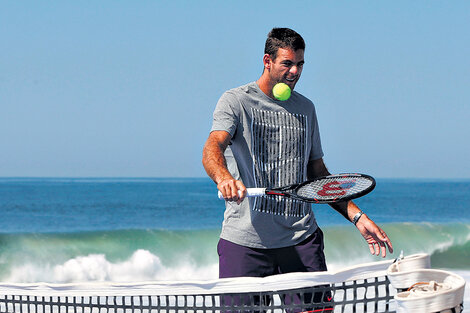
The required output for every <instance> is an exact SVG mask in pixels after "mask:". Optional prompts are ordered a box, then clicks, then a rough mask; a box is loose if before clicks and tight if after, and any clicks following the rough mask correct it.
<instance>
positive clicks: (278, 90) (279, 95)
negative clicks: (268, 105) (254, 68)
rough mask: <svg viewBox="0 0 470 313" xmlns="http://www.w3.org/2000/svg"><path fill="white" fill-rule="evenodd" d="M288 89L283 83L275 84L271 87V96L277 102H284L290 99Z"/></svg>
mask: <svg viewBox="0 0 470 313" xmlns="http://www.w3.org/2000/svg"><path fill="white" fill-rule="evenodd" d="M290 93H291V91H290V87H289V86H288V85H287V84H284V83H277V84H276V85H274V87H273V96H274V98H276V99H277V100H281V101H286V100H287V99H289V98H290Z"/></svg>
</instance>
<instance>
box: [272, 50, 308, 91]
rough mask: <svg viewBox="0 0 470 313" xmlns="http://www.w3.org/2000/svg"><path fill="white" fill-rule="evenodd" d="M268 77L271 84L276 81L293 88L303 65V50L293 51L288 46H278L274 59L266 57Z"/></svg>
mask: <svg viewBox="0 0 470 313" xmlns="http://www.w3.org/2000/svg"><path fill="white" fill-rule="evenodd" d="M268 59H269V60H268V63H267V65H269V69H268V70H269V77H270V78H271V82H272V83H273V86H274V85H275V84H277V83H286V84H287V85H289V87H290V88H291V89H292V90H294V87H295V84H296V83H297V81H298V80H299V78H300V74H301V73H302V68H303V65H304V63H305V62H304V50H301V49H299V50H297V51H293V50H292V49H289V48H279V50H278V51H277V57H276V59H275V60H272V59H271V58H270V57H269V58H268Z"/></svg>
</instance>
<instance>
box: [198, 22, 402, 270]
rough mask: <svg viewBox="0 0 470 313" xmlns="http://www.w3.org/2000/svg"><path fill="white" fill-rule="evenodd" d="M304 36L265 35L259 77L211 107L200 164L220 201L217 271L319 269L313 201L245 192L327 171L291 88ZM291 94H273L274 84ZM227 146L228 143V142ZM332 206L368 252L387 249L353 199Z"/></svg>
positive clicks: (308, 108)
mask: <svg viewBox="0 0 470 313" xmlns="http://www.w3.org/2000/svg"><path fill="white" fill-rule="evenodd" d="M304 51H305V43H304V40H303V39H302V37H301V36H300V35H299V34H298V33H296V32H295V31H293V30H291V29H288V28H274V29H273V30H271V32H270V33H269V34H268V38H267V40H266V45H265V54H264V56H263V64H264V70H263V73H262V75H261V77H260V78H259V79H258V80H257V81H256V82H252V83H249V84H247V85H244V86H241V87H238V88H235V89H232V90H229V91H227V92H225V93H224V94H223V95H222V97H221V98H220V99H219V102H218V103H217V107H216V109H215V111H214V120H213V125H212V130H211V133H210V135H209V138H208V139H207V142H206V144H205V146H204V150H203V165H204V167H205V169H206V172H207V173H208V175H209V176H210V177H211V178H212V180H213V181H214V182H215V183H216V184H217V188H218V189H219V190H220V192H221V193H222V195H223V196H224V198H225V200H227V201H226V211H225V215H224V222H223V225H222V233H221V236H220V241H219V244H218V253H219V277H220V278H225V277H239V276H252V277H264V276H268V275H274V274H279V273H287V272H310V271H325V270H327V268H326V262H325V257H324V253H323V234H322V231H321V229H320V228H319V227H318V226H317V224H316V221H315V217H314V214H313V212H312V210H311V205H310V204H307V203H304V202H301V201H296V200H291V199H288V198H281V197H279V198H277V197H261V198H246V199H245V196H246V186H247V187H266V186H269V187H281V186H285V185H290V184H294V183H299V182H302V181H304V180H306V179H312V178H315V177H319V176H324V175H329V174H330V173H329V172H328V170H327V168H326V166H325V164H324V162H323V159H322V158H323V152H322V148H321V142H320V135H319V130H318V123H317V118H316V113H315V108H314V105H313V103H312V102H311V101H310V100H309V99H307V98H305V97H304V96H302V95H301V94H300V93H297V92H295V91H294V87H295V85H296V83H297V82H298V81H299V79H300V74H301V73H302V68H303V65H304ZM279 82H282V83H286V84H287V85H289V87H290V88H291V89H292V95H291V97H290V98H289V99H288V100H287V101H278V100H276V99H275V97H274V96H273V93H272V88H273V86H274V85H275V84H277V83H279ZM229 146H230V148H228V147H229ZM332 207H333V208H334V209H335V210H337V211H338V212H339V213H341V214H342V215H343V216H344V217H345V218H346V219H348V220H349V221H354V222H355V226H356V227H357V229H358V230H359V232H360V233H361V234H362V236H363V237H364V239H365V240H366V242H367V243H368V245H369V248H370V252H371V253H372V254H376V255H379V254H382V257H385V255H386V247H388V249H389V251H390V252H393V248H392V244H391V242H390V240H389V238H388V237H387V235H386V234H385V232H384V231H383V230H382V229H381V228H380V227H378V226H377V225H376V224H375V223H374V222H373V221H372V220H370V219H369V218H368V217H367V215H365V214H363V213H362V211H361V210H360V209H359V208H358V207H357V206H356V205H355V204H354V203H353V202H352V201H350V202H347V203H340V204H334V205H332Z"/></svg>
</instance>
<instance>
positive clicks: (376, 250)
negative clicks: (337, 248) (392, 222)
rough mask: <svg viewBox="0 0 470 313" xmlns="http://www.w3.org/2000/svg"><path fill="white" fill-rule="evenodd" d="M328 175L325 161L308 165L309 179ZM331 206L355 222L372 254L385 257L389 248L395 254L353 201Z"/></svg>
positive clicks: (390, 245) (381, 233) (387, 239)
mask: <svg viewBox="0 0 470 313" xmlns="http://www.w3.org/2000/svg"><path fill="white" fill-rule="evenodd" d="M327 175H330V172H329V171H328V169H327V168H326V165H325V163H324V162H323V159H318V160H313V161H310V162H309V163H308V167H307V176H308V177H307V178H308V179H314V178H316V177H320V176H327ZM330 206H331V207H332V208H333V209H335V210H336V211H338V212H339V213H340V214H341V215H343V216H344V217H345V218H346V219H347V220H349V221H350V222H354V220H355V222H356V224H355V225H356V227H357V229H358V230H359V232H360V233H361V235H362V237H364V239H365V240H366V242H367V244H368V245H369V249H370V253H372V254H375V255H380V254H382V257H385V256H386V254H387V247H388V251H389V252H390V253H393V246H392V242H391V241H390V239H389V238H388V236H387V234H386V233H385V232H384V231H383V230H382V228H380V227H379V226H377V225H376V224H375V223H374V221H372V220H371V219H370V218H369V217H368V216H367V215H366V214H365V213H362V211H361V209H359V207H358V206H357V205H356V204H355V203H354V202H353V201H347V202H338V203H333V204H330Z"/></svg>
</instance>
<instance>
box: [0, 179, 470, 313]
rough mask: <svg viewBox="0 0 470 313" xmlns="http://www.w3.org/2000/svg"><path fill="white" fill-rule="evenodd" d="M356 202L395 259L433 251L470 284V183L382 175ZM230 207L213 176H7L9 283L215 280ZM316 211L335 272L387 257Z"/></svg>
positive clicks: (1, 204)
mask: <svg viewBox="0 0 470 313" xmlns="http://www.w3.org/2000/svg"><path fill="white" fill-rule="evenodd" d="M356 203H357V204H358V205H359V206H360V207H361V208H362V209H363V210H364V211H365V212H366V213H367V214H368V215H369V216H370V217H371V218H372V219H373V220H374V221H375V222H376V223H377V224H379V225H380V226H382V228H383V229H384V230H385V231H386V232H387V234H388V235H389V237H390V238H391V240H392V243H393V246H394V249H395V252H394V253H393V254H390V255H388V256H387V258H392V259H393V258H397V257H398V256H399V254H400V252H401V251H403V252H404V254H405V255H410V254H414V253H422V252H425V253H428V254H430V255H431V264H432V267H433V268H441V269H447V270H451V271H453V272H456V273H458V274H460V275H462V276H464V277H465V279H466V281H467V282H470V180H438V179H436V180H426V179H378V180H377V187H376V189H375V190H374V191H373V192H372V193H370V194H369V195H367V196H365V197H363V198H360V199H358V200H356ZM223 210H224V204H223V201H221V200H219V199H218V198H217V195H216V186H215V185H214V183H213V182H212V181H210V180H209V179H207V178H112V179H110V178H0V281H1V282H11V283H28V282H48V283H69V282H84V281H119V282H136V281H149V280H202V279H214V278H217V271H218V265H217V252H216V245H217V241H218V236H219V233H220V228H221V223H222V219H223ZM313 210H314V212H315V215H316V217H317V221H318V224H319V225H320V227H321V228H322V229H323V231H324V233H325V254H326V258H327V264H328V267H329V269H331V270H337V269H341V268H342V267H346V266H350V265H354V264H357V263H363V262H372V261H374V260H380V259H381V258H379V257H376V256H372V255H370V253H369V249H368V247H367V245H366V244H365V242H364V240H363V239H362V237H361V236H360V234H359V232H358V231H357V230H356V229H355V227H354V226H353V225H352V224H351V223H349V222H347V221H346V220H345V219H344V218H343V217H342V216H341V215H340V214H338V213H337V212H335V211H334V210H333V209H331V208H330V207H329V206H328V205H313ZM466 289H467V292H466V300H465V302H466V304H467V307H469V306H470V299H469V289H470V287H469V286H467V288H466Z"/></svg>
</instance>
